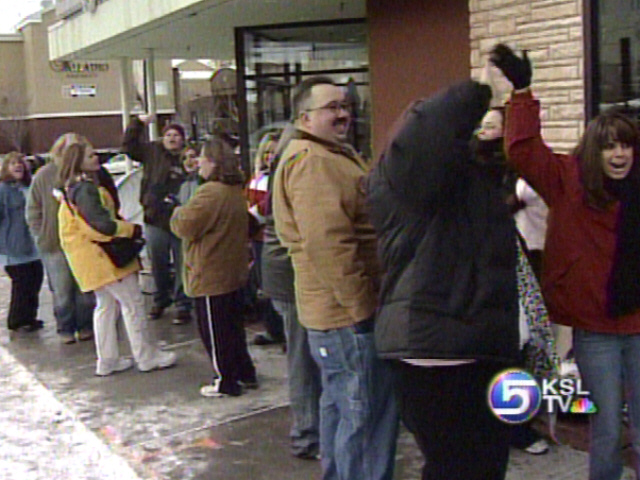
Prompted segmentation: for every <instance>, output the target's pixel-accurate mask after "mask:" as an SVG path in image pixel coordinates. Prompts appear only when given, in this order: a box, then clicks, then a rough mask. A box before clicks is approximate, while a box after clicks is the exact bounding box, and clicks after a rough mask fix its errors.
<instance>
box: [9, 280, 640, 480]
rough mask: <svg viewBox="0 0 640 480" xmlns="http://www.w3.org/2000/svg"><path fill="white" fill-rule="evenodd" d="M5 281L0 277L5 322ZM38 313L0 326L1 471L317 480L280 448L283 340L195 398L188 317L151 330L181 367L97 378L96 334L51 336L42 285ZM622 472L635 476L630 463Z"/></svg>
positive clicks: (402, 469)
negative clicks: (242, 382) (32, 324)
mask: <svg viewBox="0 0 640 480" xmlns="http://www.w3.org/2000/svg"><path fill="white" fill-rule="evenodd" d="M9 285H10V283H9V279H8V278H6V277H5V276H0V319H1V320H0V321H2V322H4V321H5V318H6V310H7V307H8V301H9V292H10V287H9ZM40 311H41V314H40V318H42V319H43V320H44V321H45V325H46V326H45V329H44V330H42V331H40V332H36V333H31V334H27V333H21V334H18V335H15V336H13V338H11V339H10V338H9V334H8V332H7V329H6V326H5V325H4V323H3V325H2V328H0V370H1V371H2V372H3V375H2V379H1V380H0V388H2V392H3V394H2V395H1V396H0V411H1V412H2V413H0V443H1V444H2V445H3V447H4V448H2V449H0V478H3V479H5V480H58V479H60V480H63V479H65V480H66V479H68V478H74V479H76V480H85V479H86V480H101V479H108V480H111V479H114V480H115V479H118V480H120V479H123V480H141V479H145V480H191V479H193V480H222V479H224V480H236V479H237V480H241V479H242V480H247V479H251V480H253V479H255V480H262V479H264V480H267V479H270V480H271V479H276V478H277V479H283V480H289V479H290V480H294V479H310V480H315V479H320V478H321V472H320V465H319V463H318V462H314V461H305V460H298V459H295V458H293V457H291V455H289V453H288V438H287V432H288V428H289V413H288V408H287V389H286V362H285V356H284V354H283V353H282V351H281V349H280V348H279V347H277V346H269V347H254V346H251V354H252V356H253V357H254V359H255V361H256V365H257V369H258V376H259V380H260V389H258V390H256V391H250V392H249V393H247V394H245V395H243V396H241V397H238V398H223V399H213V398H202V397H200V395H199V393H198V387H199V386H200V385H201V384H204V383H206V382H207V381H208V380H209V372H210V366H209V361H208V358H207V357H206V355H205V353H204V350H203V349H202V346H201V345H200V341H199V340H198V338H197V334H196V329H195V323H191V324H190V325H181V326H176V325H172V324H171V322H170V320H171V313H172V311H171V310H169V311H167V313H166V314H165V316H164V317H163V318H162V319H160V320H158V321H155V322H152V327H153V330H154V333H155V334H156V336H157V338H158V339H160V341H162V342H163V344H164V345H165V348H167V349H171V350H173V351H175V352H176V353H177V354H178V355H179V362H178V365H177V366H176V367H175V368H172V369H169V370H166V371H160V372H151V373H146V374H143V373H139V372H137V371H135V370H131V371H127V372H124V373H122V374H118V375H114V376H111V377H105V378H99V377H95V376H94V375H93V372H94V368H95V353H94V347H93V343H92V342H84V343H79V344H75V345H61V344H60V343H59V341H58V339H57V337H56V334H55V326H54V321H53V314H52V306H51V296H50V294H49V292H48V290H47V289H46V287H45V288H43V290H42V294H41V310H40ZM252 328H253V329H255V328H257V327H255V326H249V329H252ZM252 333H253V332H250V334H252ZM122 347H123V348H125V349H127V347H126V343H123V344H122ZM127 351H128V349H127ZM420 468H421V457H420V454H419V452H418V450H417V448H416V446H415V444H414V442H413V439H412V437H411V435H409V434H408V433H407V432H406V431H403V433H402V434H401V436H400V439H399V448H398V456H397V468H396V476H395V478H396V479H403V480H417V479H419V478H420ZM586 468H587V457H586V454H585V453H583V452H580V451H578V450H574V449H572V448H570V447H568V446H554V447H552V451H551V452H550V453H549V454H547V455H543V456H539V457H534V456H531V455H527V454H524V453H522V452H518V451H513V452H512V454H511V461H510V465H509V473H508V475H507V478H508V480H542V479H554V480H578V479H581V480H582V479H584V478H586V477H587V470H586ZM624 478H625V479H631V478H633V477H632V475H630V472H627V473H626V474H625V477H624Z"/></svg>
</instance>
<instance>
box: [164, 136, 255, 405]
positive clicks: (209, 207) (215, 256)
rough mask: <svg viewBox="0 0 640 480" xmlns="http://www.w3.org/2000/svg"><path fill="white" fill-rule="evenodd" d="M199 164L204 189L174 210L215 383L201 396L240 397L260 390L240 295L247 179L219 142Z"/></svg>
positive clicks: (205, 150)
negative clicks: (246, 334)
mask: <svg viewBox="0 0 640 480" xmlns="http://www.w3.org/2000/svg"><path fill="white" fill-rule="evenodd" d="M198 164H199V176H200V179H201V180H202V181H203V182H204V183H203V184H202V185H200V186H199V187H198V189H197V190H196V192H195V194H194V196H193V197H192V198H191V199H190V200H189V202H188V203H187V204H186V205H184V206H181V207H177V208H176V209H175V210H174V212H173V215H172V217H171V230H172V231H173V233H174V234H175V235H176V236H178V237H179V238H180V239H181V240H182V251H183V258H184V270H183V275H184V285H185V292H186V293H187V295H188V296H190V297H194V298H195V306H196V318H197V319H198V328H199V331H200V337H201V338H202V343H203V344H204V346H205V349H206V350H207V353H208V354H209V357H210V358H211V363H212V367H213V371H214V380H213V382H212V383H211V384H210V385H205V386H203V387H202V388H201V389H200V393H201V394H202V395H203V396H205V397H220V396H227V395H231V396H238V395H240V394H241V393H242V386H244V387H245V388H255V387H257V380H256V370H255V367H254V365H253V361H252V360H251V357H250V356H249V351H248V349H247V343H246V338H245V333H244V328H243V325H242V318H241V306H242V295H241V289H242V288H243V287H244V285H245V283H246V282H247V278H248V273H249V258H248V250H247V249H248V242H249V238H248V214H247V204H246V200H245V197H244V195H243V190H242V186H243V182H244V178H243V174H242V172H241V171H240V168H239V163H238V159H237V157H236V156H235V155H234V154H233V151H232V150H231V147H230V146H229V145H227V144H226V143H224V142H222V141H221V140H219V139H213V140H209V141H208V142H206V143H205V144H204V146H203V147H202V151H201V153H200V157H199V158H198Z"/></svg>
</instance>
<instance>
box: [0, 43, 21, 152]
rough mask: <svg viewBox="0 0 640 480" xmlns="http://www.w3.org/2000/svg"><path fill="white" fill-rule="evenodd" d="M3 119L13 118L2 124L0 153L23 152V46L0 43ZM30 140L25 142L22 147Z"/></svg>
mask: <svg viewBox="0 0 640 480" xmlns="http://www.w3.org/2000/svg"><path fill="white" fill-rule="evenodd" d="M0 60H1V61H0V117H5V118H12V119H15V118H16V117H18V119H17V120H8V121H5V122H4V123H2V124H0V151H7V150H13V149H20V145H19V144H20V143H21V139H20V138H18V137H20V133H19V132H20V130H21V129H20V122H22V120H19V118H20V117H23V116H25V115H26V113H27V105H26V102H25V80H24V78H25V76H24V44H23V42H22V41H15V40H13V39H12V40H6V41H0ZM26 141H27V138H23V139H22V143H23V146H24V143H25V142H26Z"/></svg>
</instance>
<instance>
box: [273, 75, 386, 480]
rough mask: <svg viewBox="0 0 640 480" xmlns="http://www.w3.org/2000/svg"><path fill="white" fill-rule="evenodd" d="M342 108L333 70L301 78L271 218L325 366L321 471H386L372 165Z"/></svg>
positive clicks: (374, 474) (338, 475) (374, 475)
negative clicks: (369, 202)
mask: <svg viewBox="0 0 640 480" xmlns="http://www.w3.org/2000/svg"><path fill="white" fill-rule="evenodd" d="M348 108H349V107H348V103H347V102H346V99H345V92H344V90H343V89H342V88H340V87H339V86H337V85H336V84H335V83H334V82H333V81H332V80H331V79H330V78H326V77H313V78H309V79H307V80H305V81H304V82H302V83H301V84H300V85H299V86H298V87H297V89H296V92H295V94H294V97H293V109H294V126H295V127H296V130H295V132H294V133H293V138H292V139H291V141H290V142H289V144H288V146H287V148H286V149H285V150H284V152H283V154H282V156H281V161H280V162H279V164H278V168H277V170H276V174H275V178H274V188H273V209H274V218H275V224H276V231H277V234H278V237H279V238H280V240H281V241H282V244H283V245H284V246H286V247H287V249H288V251H289V255H290V256H291V259H292V261H293V268H294V272H295V288H296V303H297V307H298V312H299V317H300V322H301V323H302V324H303V325H304V326H305V327H306V328H307V329H308V338H309V345H310V347H311V353H312V355H313V357H314V360H315V361H316V363H317V364H318V366H319V367H320V370H321V374H322V388H323V392H322V397H321V400H320V417H321V421H320V423H321V431H320V455H321V458H322V464H323V470H324V479H336V480H338V479H340V480H347V479H354V478H358V479H363V480H374V479H375V480H378V479H389V480H390V479H391V478H392V477H393V467H394V455H395V443H396V436H397V428H398V415H397V409H396V405H395V401H394V398H393V396H392V393H391V391H392V388H391V383H390V372H389V371H388V366H387V365H386V364H384V363H382V362H381V361H380V360H378V359H377V356H376V351H375V346H374V340H373V318H374V312H375V309H376V302H377V294H378V286H379V275H380V270H379V265H378V262H377V259H376V241H375V233H374V230H373V228H372V227H371V225H370V224H369V221H368V218H367V214H366V212H365V194H366V191H365V188H364V185H365V183H364V181H365V177H366V174H367V172H368V166H367V165H366V163H365V162H364V161H363V159H362V158H361V157H360V156H359V155H358V154H357V153H356V152H355V151H354V150H353V148H352V147H351V146H349V145H348V144H346V139H347V133H348V130H349V124H350V113H349V111H348Z"/></svg>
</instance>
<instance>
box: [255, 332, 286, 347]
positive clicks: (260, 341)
mask: <svg viewBox="0 0 640 480" xmlns="http://www.w3.org/2000/svg"><path fill="white" fill-rule="evenodd" d="M280 343H284V338H282V339H279V338H273V337H272V336H271V335H269V334H268V333H258V334H257V335H256V336H255V337H253V344H254V345H259V346H262V345H276V344H280Z"/></svg>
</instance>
